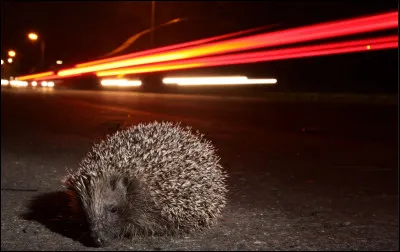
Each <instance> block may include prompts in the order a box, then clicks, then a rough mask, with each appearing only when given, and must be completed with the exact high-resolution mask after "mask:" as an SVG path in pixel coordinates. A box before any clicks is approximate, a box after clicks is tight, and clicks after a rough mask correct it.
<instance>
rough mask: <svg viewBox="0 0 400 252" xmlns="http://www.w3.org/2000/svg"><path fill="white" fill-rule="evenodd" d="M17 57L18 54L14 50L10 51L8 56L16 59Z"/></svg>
mask: <svg viewBox="0 0 400 252" xmlns="http://www.w3.org/2000/svg"><path fill="white" fill-rule="evenodd" d="M15 55H16V53H15V51H14V50H10V51H8V56H10V57H15Z"/></svg>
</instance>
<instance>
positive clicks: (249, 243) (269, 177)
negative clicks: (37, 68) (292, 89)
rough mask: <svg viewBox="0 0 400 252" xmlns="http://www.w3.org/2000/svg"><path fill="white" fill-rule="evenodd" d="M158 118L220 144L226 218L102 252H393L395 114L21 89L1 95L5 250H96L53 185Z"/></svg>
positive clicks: (363, 107)
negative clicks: (98, 147) (94, 151)
mask: <svg viewBox="0 0 400 252" xmlns="http://www.w3.org/2000/svg"><path fill="white" fill-rule="evenodd" d="M153 120H169V121H180V122H182V123H183V124H185V125H190V126H192V127H193V128H195V129H198V130H200V131H202V132H203V133H205V134H206V136H207V137H208V138H209V139H210V140H212V141H213V143H214V144H215V145H216V147H217V148H218V150H219V154H220V155H221V158H222V164H223V165H224V167H225V168H226V169H227V170H228V173H229V176H230V177H229V189H230V192H229V204H228V206H227V208H226V209H225V211H224V217H223V219H222V220H221V222H220V223H219V225H218V226H216V227H215V228H213V229H211V230H209V231H207V232H204V233H201V234H192V235H187V236H186V237H178V238H168V237H165V238H143V239H137V240H135V241H133V242H128V241H125V242H121V243H118V244H116V245H113V246H111V247H108V248H103V249H98V250H130V249H131V250H370V251H374V250H398V249H399V247H398V214H397V213H398V204H397V201H398V170H397V169H398V154H397V146H398V145H397V139H398V137H397V127H398V125H397V122H398V120H397V106H387V105H368V104H347V103H321V102H318V103H317V102H268V101H253V100H251V99H248V98H245V99H229V98H218V97H217V98H215V97H205V96H188V95H186V96H185V95H172V94H168V95H160V94H143V93H133V92H122V91H121V92H111V91H70V90H38V91H34V90H29V89H18V88H16V89H7V88H5V89H3V88H2V91H1V188H2V190H1V199H2V200H1V249H2V250H19V249H21V250H93V249H94V248H92V247H89V246H88V244H87V243H86V242H85V240H84V239H83V238H82V237H84V236H82V233H81V230H80V229H79V227H76V226H72V225H71V224H68V222H66V221H65V220H63V219H62V218H60V217H59V215H60V214H61V215H62V214H63V213H65V212H64V211H65V209H66V208H65V201H64V198H63V197H64V194H63V193H62V189H63V188H62V186H61V182H60V180H61V179H62V177H63V176H64V175H65V174H66V169H72V170H73V169H76V168H77V165H78V163H79V161H80V160H81V158H82V157H83V156H84V155H85V153H86V152H87V151H88V150H89V148H90V147H91V145H92V144H93V142H95V141H99V140H100V139H102V138H103V137H104V136H105V135H106V134H110V133H113V132H115V131H116V130H118V129H122V128H124V127H127V126H129V125H132V124H136V123H139V122H147V121H153ZM62 216H63V215H62Z"/></svg>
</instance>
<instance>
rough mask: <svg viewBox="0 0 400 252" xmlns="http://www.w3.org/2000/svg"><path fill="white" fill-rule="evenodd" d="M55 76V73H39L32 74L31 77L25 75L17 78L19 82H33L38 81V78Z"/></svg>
mask: <svg viewBox="0 0 400 252" xmlns="http://www.w3.org/2000/svg"><path fill="white" fill-rule="evenodd" d="M53 74H54V72H53V71H49V72H44V73H37V74H30V75H24V76H20V77H17V80H32V79H38V78H41V77H45V76H51V75H53Z"/></svg>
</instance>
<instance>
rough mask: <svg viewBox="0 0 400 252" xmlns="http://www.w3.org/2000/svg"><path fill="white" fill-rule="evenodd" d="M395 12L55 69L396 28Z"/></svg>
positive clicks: (73, 71) (81, 70) (169, 57)
mask: <svg viewBox="0 0 400 252" xmlns="http://www.w3.org/2000/svg"><path fill="white" fill-rule="evenodd" d="M397 19H398V12H390V13H386V14H380V15H374V16H369V17H363V18H353V19H349V20H345V21H335V22H329V23H323V24H317V25H311V26H306V27H300V28H294V29H288V30H284V31H276V32H270V33H264V34H258V35H252V36H247V37H244V38H235V39H229V40H225V41H220V42H214V43H208V44H205V45H200V46H193V47H189V48H183V49H177V50H174V51H172V52H171V51H169V52H165V53H155V54H152V55H147V56H143V57H136V58H130V59H125V60H117V61H114V62H110V63H104V64H97V65H92V66H87V67H79V68H75V69H74V68H72V69H65V70H61V71H59V72H58V75H59V76H68V75H75V74H80V73H89V72H95V71H102V70H108V69H113V68H122V67H128V66H135V65H144V64H151V63H157V62H165V61H174V60H182V59H188V58H194V57H201V56H208V55H214V54H223V53H230V52H236V51H243V50H250V49H257V48H262V47H271V46H278V45H285V44H292V43H299V42H307V41H312V40H318V39H327V38H332V37H338V36H345V35H354V34H359V33H364V32H372V31H379V30H384V29H390V28H396V27H398V20H397Z"/></svg>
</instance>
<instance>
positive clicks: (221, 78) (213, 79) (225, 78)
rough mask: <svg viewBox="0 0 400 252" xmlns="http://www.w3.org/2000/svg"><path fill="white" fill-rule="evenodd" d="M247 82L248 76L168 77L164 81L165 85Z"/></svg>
mask: <svg viewBox="0 0 400 252" xmlns="http://www.w3.org/2000/svg"><path fill="white" fill-rule="evenodd" d="M243 80H247V77H246V76H215V77H214V76H213V77H166V78H164V79H163V83H164V84H177V83H178V82H192V81H204V82H219V81H222V82H223V81H243Z"/></svg>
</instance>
